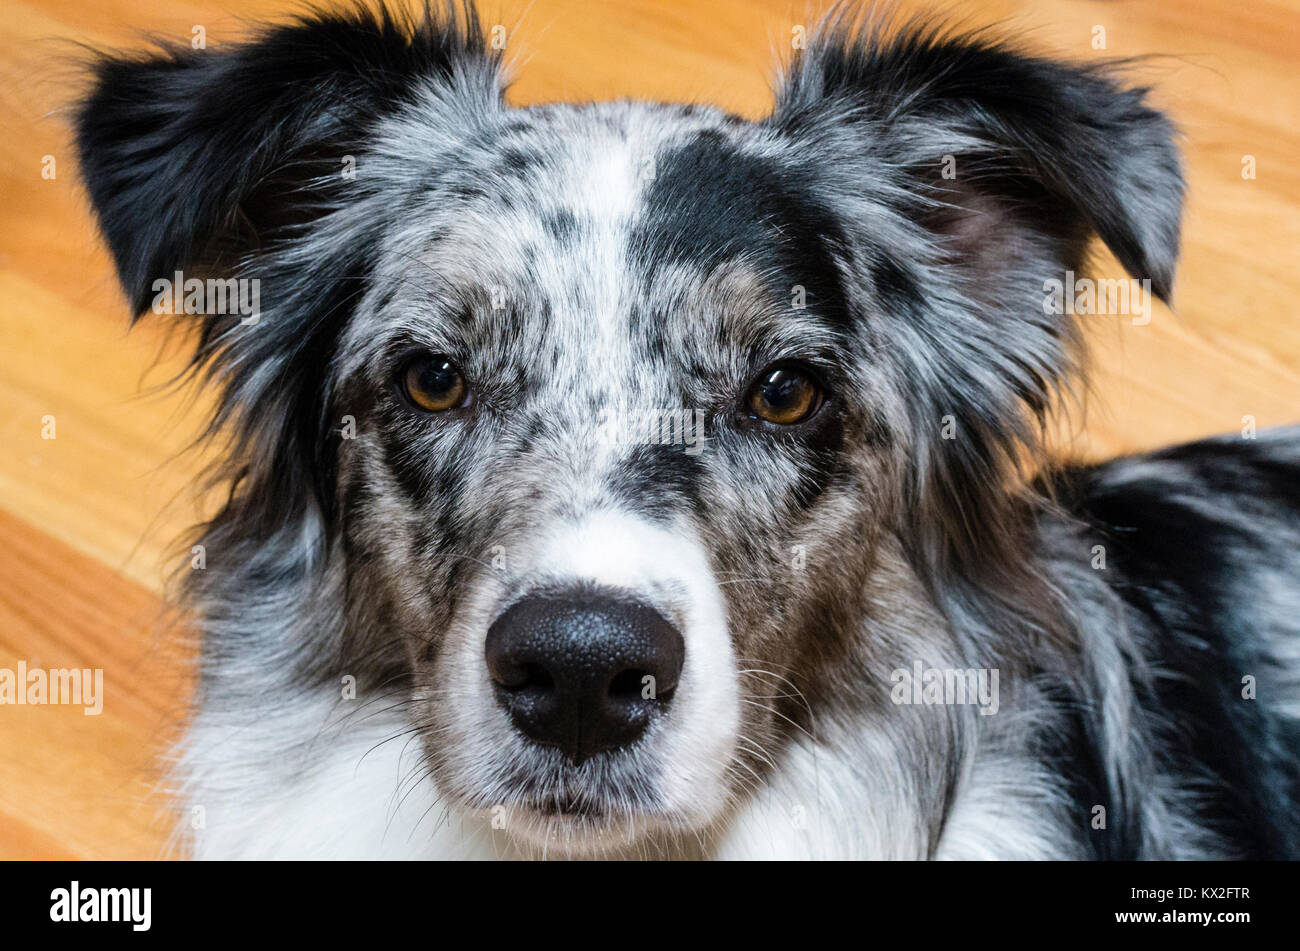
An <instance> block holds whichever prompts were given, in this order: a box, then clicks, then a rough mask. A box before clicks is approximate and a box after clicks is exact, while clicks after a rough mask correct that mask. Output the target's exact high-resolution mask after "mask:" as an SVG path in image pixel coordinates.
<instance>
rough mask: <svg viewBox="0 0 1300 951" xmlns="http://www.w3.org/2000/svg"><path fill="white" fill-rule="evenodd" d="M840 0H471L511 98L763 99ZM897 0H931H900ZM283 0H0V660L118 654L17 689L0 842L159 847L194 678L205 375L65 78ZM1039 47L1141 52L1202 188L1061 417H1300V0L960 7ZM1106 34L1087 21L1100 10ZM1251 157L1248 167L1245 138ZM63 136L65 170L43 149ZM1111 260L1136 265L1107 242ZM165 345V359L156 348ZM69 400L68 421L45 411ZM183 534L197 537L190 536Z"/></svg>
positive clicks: (222, 28) (1146, 422) (1113, 423)
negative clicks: (118, 250)
mask: <svg viewBox="0 0 1300 951" xmlns="http://www.w3.org/2000/svg"><path fill="white" fill-rule="evenodd" d="M824 6H825V5H824V4H820V3H816V2H811V3H807V4H805V3H801V2H777V0H709V2H704V0H699V2H683V0H659V2H652V0H602V2H599V3H595V2H586V0H532V2H530V3H524V2H513V0H508V2H500V3H496V4H482V5H481V10H482V11H483V15H484V17H485V19H486V20H487V22H488V23H489V24H497V23H500V24H503V25H505V26H506V27H507V29H508V30H509V41H508V53H509V55H510V58H511V60H512V62H513V64H514V70H515V75H516V81H515V83H514V85H513V87H512V89H511V92H510V98H511V100H512V101H513V102H515V103H518V104H527V103H534V102H543V101H550V100H582V99H597V100H599V99H610V98H617V97H623V96H632V97H645V98H651V99H663V100H697V101H704V102H710V103H714V104H716V105H719V106H722V107H724V108H727V109H731V110H734V111H736V112H739V113H741V114H744V115H747V116H758V115H761V114H763V112H764V110H765V109H767V108H768V106H769V104H770V85H769V80H770V77H771V75H772V71H773V62H774V59H773V56H774V54H776V55H784V54H785V52H786V51H788V48H789V46H790V36H791V29H792V27H793V26H794V25H796V24H808V23H811V22H813V21H814V20H815V17H816V14H817V11H818V10H820V9H823V8H824ZM903 6H904V7H905V8H907V9H912V8H914V7H916V5H915V4H904V5H903ZM290 7H291V5H290V4H286V3H268V2H244V0H239V2H236V0H226V2H222V3H211V2H192V0H167V2H145V0H5V4H4V7H3V13H4V15H3V16H2V17H0V340H2V341H3V347H2V348H0V667H10V668H12V667H14V666H15V665H16V664H17V662H18V661H19V660H25V661H27V662H28V663H29V664H35V663H37V662H39V663H41V664H42V665H44V666H69V665H73V666H89V667H101V668H103V669H104V671H105V678H106V694H107V699H106V702H105V709H104V713H103V714H102V715H101V716H99V717H86V716H83V715H82V713H81V710H80V709H79V708H66V707H65V708H59V707H43V708H42V707H25V708H16V707H0V857H6V858H57V857H148V856H152V855H156V854H159V853H160V852H161V851H162V849H163V847H164V844H165V841H166V838H167V823H166V822H165V821H164V816H165V809H166V805H167V804H166V803H165V802H163V801H161V800H160V799H158V798H157V797H154V796H152V795H151V794H150V790H151V788H152V783H153V778H154V773H155V769H156V757H157V755H158V754H159V752H160V751H161V750H163V749H165V746H166V743H167V742H168V741H169V739H170V737H171V736H172V735H173V732H174V727H175V724H176V723H177V721H178V717H179V715H180V711H181V710H182V709H183V705H184V702H185V698H186V696H187V693H188V689H189V686H188V682H187V675H186V668H185V664H184V658H185V657H186V656H187V654H186V652H185V650H184V648H183V647H173V646H172V645H173V644H174V643H175V639H174V637H173V635H174V634H175V632H176V631H177V630H178V628H177V625H176V623H175V622H174V621H169V620H168V619H167V616H166V615H165V614H164V612H163V610H162V606H161V601H160V599H159V595H160V592H161V591H162V588H163V580H164V578H165V577H166V575H167V574H168V573H169V572H170V571H171V570H173V569H174V568H175V567H176V565H177V563H178V562H177V558H178V557H180V556H178V554H177V550H176V549H175V548H174V547H173V545H174V543H175V542H176V540H177V539H178V538H181V537H182V536H183V534H184V532H185V529H186V528H187V526H189V525H190V524H191V523H192V522H193V521H194V520H195V519H196V518H197V517H199V515H200V514H201V513H202V510H203V503H202V500H199V499H196V498H195V495H194V493H193V490H192V488H191V486H192V483H193V480H194V477H195V473H196V472H197V470H198V468H199V466H200V465H201V464H202V462H203V459H202V457H201V456H200V455H197V454H194V453H186V452H185V451H184V450H185V447H186V445H187V443H188V441H189V439H190V437H191V436H192V435H193V433H194V432H195V431H196V429H197V426H198V424H199V423H200V421H201V420H202V418H203V412H204V409H205V407H206V406H207V405H208V404H207V400H206V398H205V397H204V396H203V395H197V396H195V395H194V394H186V393H184V392H164V393H160V394H153V395H142V394H144V393H145V391H146V390H147V389H148V388H149V387H151V386H154V385H157V384H159V383H161V382H163V381H165V380H167V379H168V378H169V377H170V376H171V375H172V374H173V373H175V371H176V370H177V369H178V368H179V366H180V363H179V355H178V354H177V353H176V352H175V350H174V348H173V349H171V350H168V348H167V347H166V346H165V341H164V335H163V328H161V327H159V326H150V325H145V326H143V327H141V328H139V329H137V330H136V331H134V332H132V333H131V334H130V335H129V336H128V335H127V333H126V312H125V306H124V304H123V301H122V299H121V297H120V294H119V292H118V290H117V288H116V286H115V284H114V281H113V275H112V270H111V267H110V264H109V261H108V258H107V255H106V254H105V252H104V250H103V248H102V246H101V245H100V244H99V242H98V240H97V238H96V236H95V234H94V230H93V228H92V224H91V221H90V218H89V216H88V214H87V211H86V204H85V199H84V197H83V195H82V193H81V192H80V190H79V187H78V184H77V179H76V175H75V164H74V160H73V157H72V154H71V152H70V148H69V140H68V135H67V125H66V119H65V115H66V106H67V103H68V102H69V101H71V100H72V99H73V98H74V97H75V94H76V89H77V88H78V82H79V79H78V75H79V74H78V70H77V68H76V60H77V57H78V55H79V48H78V46H77V45H76V44H78V43H82V44H90V45H92V46H106V45H107V46H134V45H139V44H140V43H141V42H142V35H143V34H145V33H153V34H157V35H161V36H166V37H172V38H181V39H185V38H188V37H189V36H190V34H191V29H192V27H193V26H195V25H202V26H203V27H204V28H205V29H206V31H207V36H208V42H209V46H210V47H216V46H219V45H220V44H221V43H222V42H225V41H228V40H230V39H232V38H234V37H237V36H239V35H241V34H242V33H243V32H245V31H246V29H247V26H246V21H247V20H248V19H250V18H252V19H256V18H265V17H274V16H276V15H277V14H282V13H283V12H284V11H285V10H286V9H289V8H290ZM944 9H948V10H952V9H955V10H956V12H957V14H958V16H959V18H961V19H962V20H963V21H965V22H967V23H970V24H972V25H978V24H989V23H995V22H999V23H1001V27H1000V28H1001V29H1002V30H1003V31H1004V32H1005V33H1007V34H1009V35H1012V36H1016V37H1019V38H1021V39H1022V41H1023V42H1024V43H1025V44H1026V45H1028V46H1030V47H1032V48H1035V49H1038V50H1041V51H1044V52H1047V53H1051V54H1055V55H1060V56H1064V57H1066V58H1072V59H1078V60H1089V59H1091V58H1095V57H1097V56H1101V55H1107V56H1130V55H1139V54H1141V55H1146V54H1159V55H1158V56H1156V57H1155V58H1153V59H1152V60H1150V61H1148V62H1146V63H1145V64H1143V65H1141V66H1139V67H1137V68H1136V69H1135V74H1136V76H1137V77H1138V79H1139V80H1140V81H1143V82H1146V83H1150V84H1153V85H1155V86H1156V89H1157V92H1156V100H1157V101H1158V102H1159V103H1160V104H1161V105H1162V106H1164V107H1165V108H1167V109H1168V110H1169V111H1170V112H1171V113H1172V114H1173V115H1174V116H1175V118H1176V120H1177V121H1178V122H1179V124H1180V126H1181V128H1182V130H1183V132H1184V134H1185V137H1186V154H1187V158H1188V170H1189V179H1190V203H1189V206H1188V213H1187V218H1186V230H1185V241H1184V248H1185V253H1184V257H1183V263H1182V266H1181V269H1180V274H1179V280H1178V287H1177V298H1176V303H1177V310H1176V312H1170V311H1168V310H1166V309H1163V308H1158V309H1157V310H1156V312H1155V315H1154V319H1153V320H1152V321H1151V323H1150V324H1149V325H1147V326H1134V325H1133V324H1132V323H1131V322H1130V321H1128V320H1127V319H1113V318H1111V319H1100V318H1096V319H1092V320H1091V321H1089V322H1088V323H1087V329H1088V336H1089V338H1090V341H1091V343H1092V345H1093V353H1094V360H1093V362H1094V367H1095V372H1094V378H1093V387H1092V389H1091V391H1090V395H1089V397H1088V400H1087V403H1086V412H1085V413H1083V414H1081V415H1079V416H1077V417H1074V418H1073V419H1072V420H1071V422H1070V424H1069V425H1068V426H1066V427H1064V428H1063V431H1062V435H1061V438H1060V440H1059V442H1060V446H1061V449H1062V451H1068V452H1072V453H1075V454H1079V455H1084V456H1090V457H1095V456H1104V455H1108V454H1112V453H1115V452H1121V451H1126V450H1133V449H1139V448H1145V447H1151V446H1156V445H1160V444H1163V443H1167V442H1173V441H1177V440H1183V439H1189V438H1193V437H1197V436H1202V435H1207V434H1210V433H1216V432H1223V431H1236V430H1238V429H1240V427H1241V425H1242V418H1243V417H1246V416H1250V417H1254V418H1255V420H1257V422H1258V425H1259V426H1261V427H1263V426H1268V425H1273V424H1279V423H1285V422H1291V421H1295V420H1297V419H1300V319H1297V318H1296V316H1295V315H1294V313H1293V309H1294V308H1293V301H1292V295H1293V294H1295V293H1296V292H1297V289H1298V288H1300V277H1298V276H1297V267H1296V265H1297V257H1296V249H1297V247H1298V246H1300V242H1298V241H1297V238H1300V165H1298V164H1297V162H1296V160H1295V156H1296V155H1297V154H1298V149H1297V146H1298V145H1300V141H1298V140H1300V132H1298V131H1297V130H1300V121H1298V120H1300V73H1298V72H1297V70H1296V69H1295V63H1296V61H1297V53H1298V52H1300V30H1298V29H1297V22H1298V20H1300V16H1298V14H1300V7H1298V5H1297V2H1294V0H1286V2H1283V0H1255V2H1252V3H1250V4H1241V3H1236V2H1228V0H1194V2H1183V3H1178V4H1171V3H1168V2H1167V0H1143V2H1127V3H1096V2H1086V0H1043V2H1036V3H1029V2H1009V0H1007V2H995V0H988V2H983V0H981V2H974V3H965V4H961V5H959V6H956V7H955V8H954V6H953V5H951V4H949V5H945V7H944ZM1097 26H1101V27H1104V28H1105V32H1106V49H1105V50H1104V52H1103V51H1098V50H1095V49H1093V38H1094V27H1097ZM1246 155H1251V156H1254V157H1255V162H1256V166H1257V177H1255V178H1254V179H1246V178H1243V176H1242V161H1243V156H1246ZM47 156H53V158H54V161H55V163H56V164H55V169H56V174H55V177H54V178H53V179H47V178H44V177H42V163H43V162H45V161H46V157H47ZM1098 267H1099V269H1100V270H1101V271H1103V272H1104V273H1105V274H1108V275H1116V274H1118V273H1119V270H1118V265H1116V264H1115V263H1114V262H1113V261H1112V260H1110V259H1108V257H1107V256H1105V255H1101V256H1100V257H1099V265H1098ZM160 354H161V359H159V355H160ZM47 417H53V420H54V425H55V430H54V435H55V438H53V439H48V438H42V435H43V432H45V434H47V435H48V421H47V419H46V418H47ZM180 551H181V552H182V553H183V552H184V549H183V548H182V549H180Z"/></svg>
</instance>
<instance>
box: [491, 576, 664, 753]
mask: <svg viewBox="0 0 1300 951" xmlns="http://www.w3.org/2000/svg"><path fill="white" fill-rule="evenodd" d="M485 654H486V659H487V666H488V672H489V673H490V674H491V676H492V681H493V684H494V687H495V690H496V696H497V700H498V701H499V702H500V703H501V705H502V706H503V707H504V708H505V709H506V711H507V712H508V713H509V714H510V718H511V720H512V721H513V722H514V724H515V726H516V728H518V729H519V731H520V732H521V733H523V734H524V735H525V736H527V737H529V738H530V739H531V740H533V741H534V742H536V743H539V744H541V745H544V746H554V747H558V748H559V749H560V750H561V751H562V752H563V753H564V754H565V756H566V757H568V759H570V760H571V761H572V762H573V763H574V764H575V765H576V764H578V763H581V762H582V761H583V760H585V759H588V758H589V757H591V756H593V755H595V754H596V753H600V752H602V751H608V750H616V749H619V748H622V747H625V746H627V745H629V744H630V743H632V742H633V741H635V740H636V739H637V737H639V736H641V734H642V733H644V732H645V730H646V727H647V726H649V724H650V722H651V721H652V720H653V719H654V718H655V717H656V716H657V715H659V714H661V713H662V712H663V711H664V710H665V709H666V708H667V705H668V703H669V701H670V700H671V699H672V695H673V691H674V690H675V689H676V687H677V682H678V678H679V677H680V676H681V672H682V663H683V661H684V659H685V655H686V645H685V642H684V641H683V639H682V635H681V633H680V632H679V631H678V630H677V628H675V627H674V626H673V625H672V624H670V623H669V622H668V621H667V620H666V619H665V618H664V617H663V615H661V614H660V613H659V612H658V611H656V610H655V609H654V608H652V607H649V606H648V605H646V604H643V603H641V602H638V601H635V600H631V599H626V598H621V597H618V596H615V595H610V594H604V593H596V592H585V591H575V592H569V593H548V594H545V595H535V596H531V597H527V598H525V599H523V600H522V601H519V602H516V603H515V604H514V605H512V606H511V607H510V608H508V609H507V610H506V611H505V612H503V613H502V614H501V616H500V617H498V618H497V619H496V621H495V622H493V624H492V626H491V627H490V628H489V629H488V634H487V643H486V647H485Z"/></svg>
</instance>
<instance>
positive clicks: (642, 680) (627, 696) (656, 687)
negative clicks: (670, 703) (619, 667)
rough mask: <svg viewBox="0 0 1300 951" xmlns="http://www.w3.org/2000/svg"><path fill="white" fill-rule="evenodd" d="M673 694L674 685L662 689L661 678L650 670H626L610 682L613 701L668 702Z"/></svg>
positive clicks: (666, 685)
mask: <svg viewBox="0 0 1300 951" xmlns="http://www.w3.org/2000/svg"><path fill="white" fill-rule="evenodd" d="M664 688H666V689H664ZM672 692H673V691H672V685H668V684H665V685H664V687H663V688H661V686H660V684H659V678H658V677H656V676H655V675H654V674H652V673H651V672H650V671H648V670H625V671H623V672H622V673H621V674H619V675H618V676H616V677H615V678H614V679H613V680H611V681H610V682H609V697H610V699H611V700H667V699H669V697H671V696H672Z"/></svg>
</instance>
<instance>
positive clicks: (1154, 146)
mask: <svg viewBox="0 0 1300 951" xmlns="http://www.w3.org/2000/svg"><path fill="white" fill-rule="evenodd" d="M891 32H892V35H891ZM1115 68H1116V65H1115V64H1113V63H1112V64H1097V65H1066V64H1062V63H1056V62H1051V61H1048V60H1044V59H1039V58H1036V57H1033V56H1027V55H1024V54H1022V53H1019V52H1017V51H1015V50H1014V49H1012V48H1010V47H1008V46H1006V45H1004V44H1002V43H1000V42H997V41H991V40H987V39H986V38H984V37H983V36H981V35H979V34H975V35H951V34H948V33H945V32H944V31H943V30H942V28H939V27H931V26H928V25H926V24H910V25H907V26H904V27H903V28H901V29H898V30H896V31H891V29H890V27H889V25H888V24H886V23H880V24H869V25H867V26H865V27H857V26H855V25H854V24H852V23H846V22H844V21H842V20H840V21H833V22H832V23H831V24H829V25H828V27H827V28H826V29H825V30H824V31H823V32H822V33H821V35H820V36H818V37H817V38H816V39H815V40H814V41H813V43H812V44H811V45H810V47H809V48H808V49H807V50H806V51H804V52H803V53H802V54H800V55H798V57H797V58H796V60H795V62H794V64H793V65H792V68H791V70H790V72H789V75H788V77H787V80H786V82H785V83H784V85H783V87H782V88H781V90H780V91H779V98H778V105H777V108H776V111H775V113H774V115H773V120H774V121H775V122H776V123H777V124H778V125H780V126H783V127H786V128H787V129H794V130H799V129H809V128H810V127H811V126H814V125H817V124H822V125H825V124H826V122H827V120H828V119H830V118H831V117H832V116H838V119H839V121H840V123H842V124H843V125H845V126H856V127H857V128H858V129H859V131H860V132H861V133H862V134H864V135H866V136H867V137H869V139H870V144H869V146H867V147H869V148H871V149H874V150H876V151H877V152H878V154H879V155H880V157H881V158H882V159H883V160H885V161H887V162H888V163H889V164H890V167H891V168H893V169H897V170H904V171H910V172H911V173H912V174H914V175H915V176H916V178H917V184H918V185H919V186H920V187H922V188H925V189H928V190H930V197H931V198H932V199H934V200H935V201H936V202H937V204H936V205H935V206H932V207H938V208H943V207H950V208H951V207H954V206H955V207H956V208H957V209H958V210H959V211H960V210H961V209H966V210H968V211H971V212H976V213H978V214H979V215H980V216H981V218H982V220H981V221H980V222H978V223H974V224H975V226H974V227H973V228H967V227H966V225H970V224H972V223H973V222H972V218H973V217H974V216H973V215H961V214H957V215H956V216H955V219H956V220H954V216H948V215H944V214H942V213H940V214H939V215H937V216H935V217H933V218H931V219H928V220H930V221H932V222H933V223H935V224H936V227H937V228H938V229H939V230H941V231H945V232H952V233H954V234H955V237H956V238H957V239H958V243H960V240H961V239H962V238H963V237H968V238H969V241H968V245H969V248H970V250H972V251H973V252H978V250H979V249H980V246H981V241H982V239H983V238H984V237H986V236H987V235H988V232H989V230H990V227H996V225H995V224H991V223H990V222H989V221H988V220H987V218H983V216H985V215H987V213H988V212H990V211H991V210H992V209H993V208H994V205H993V204H991V201H992V202H1004V203H1006V207H1008V208H1010V209H1013V210H1014V212H1015V213H1017V214H1020V215H1023V214H1026V213H1028V214H1030V215H1035V216H1036V217H1037V220H1036V222H1034V223H1035V224H1037V225H1038V226H1039V227H1041V228H1042V229H1043V231H1044V232H1045V233H1047V234H1050V235H1055V236H1059V237H1061V238H1064V239H1069V238H1078V237H1079V236H1080V235H1082V234H1084V233H1086V232H1087V231H1095V232H1096V233H1097V234H1098V235H1100V237H1101V238H1102V240H1103V241H1105V243H1106V244H1107V246H1108V247H1109V248H1110V249H1111V250H1112V251H1113V252H1114V253H1115V255H1116V257H1117V258H1118V259H1119V261H1120V263H1121V264H1123V265H1124V267H1125V268H1127V269H1128V271H1129V273H1130V274H1132V275H1133V276H1134V277H1137V278H1147V279H1150V281H1151V286H1152V289H1153V290H1154V291H1155V293H1156V294H1157V295H1159V296H1160V297H1161V299H1168V297H1169V294H1170V292H1171V290H1172V287H1173V279H1174V268H1175V263H1176V261H1177V259H1178V241H1179V222H1180V219H1181V216H1182V198H1183V177H1182V170H1181V162H1180V160H1179V154H1178V149H1177V147H1176V146H1175V144H1174V138H1175V133H1174V129H1173V126H1172V124H1171V123H1170V122H1169V120H1168V119H1167V118H1166V117H1165V116H1164V115H1163V114H1161V113H1160V112H1157V111H1156V110H1154V109H1152V108H1150V107H1149V106H1147V105H1146V104H1145V101H1144V99H1145V96H1146V92H1147V90H1145V89H1140V88H1136V89H1127V88H1123V87H1122V86H1121V85H1120V84H1119V83H1118V82H1117V81H1116V79H1115V78H1114V75H1113V74H1114V71H1115ZM949 157H951V159H949ZM945 172H951V175H946V174H945ZM1022 220H1023V219H1022ZM968 230H969V231H970V232H971V233H970V234H967V233H966V232H967V231H968ZM1067 263H1074V262H1067Z"/></svg>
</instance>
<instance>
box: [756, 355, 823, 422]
mask: <svg viewBox="0 0 1300 951" xmlns="http://www.w3.org/2000/svg"><path fill="white" fill-rule="evenodd" d="M745 403H746V405H747V406H748V408H749V411H750V412H751V413H753V414H754V415H755V416H757V417H758V418H759V419H765V420H767V421H768V422H769V423H776V424H778V425H780V426H793V425H794V424H795V423H801V422H803V421H804V420H805V419H807V418H808V417H809V416H811V415H812V414H813V413H815V412H817V410H818V409H819V408H820V407H821V405H822V391H821V388H820V387H819V386H818V385H817V384H816V383H815V382H814V381H813V379H812V377H810V376H809V375H808V374H806V373H804V372H803V371H801V370H799V369H798V368H797V367H775V368H772V369H769V370H764V371H763V372H762V373H761V374H759V377H758V379H757V380H755V381H754V384H753V385H752V386H751V387H750V388H749V393H748V394H747V395H746V396H745Z"/></svg>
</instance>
